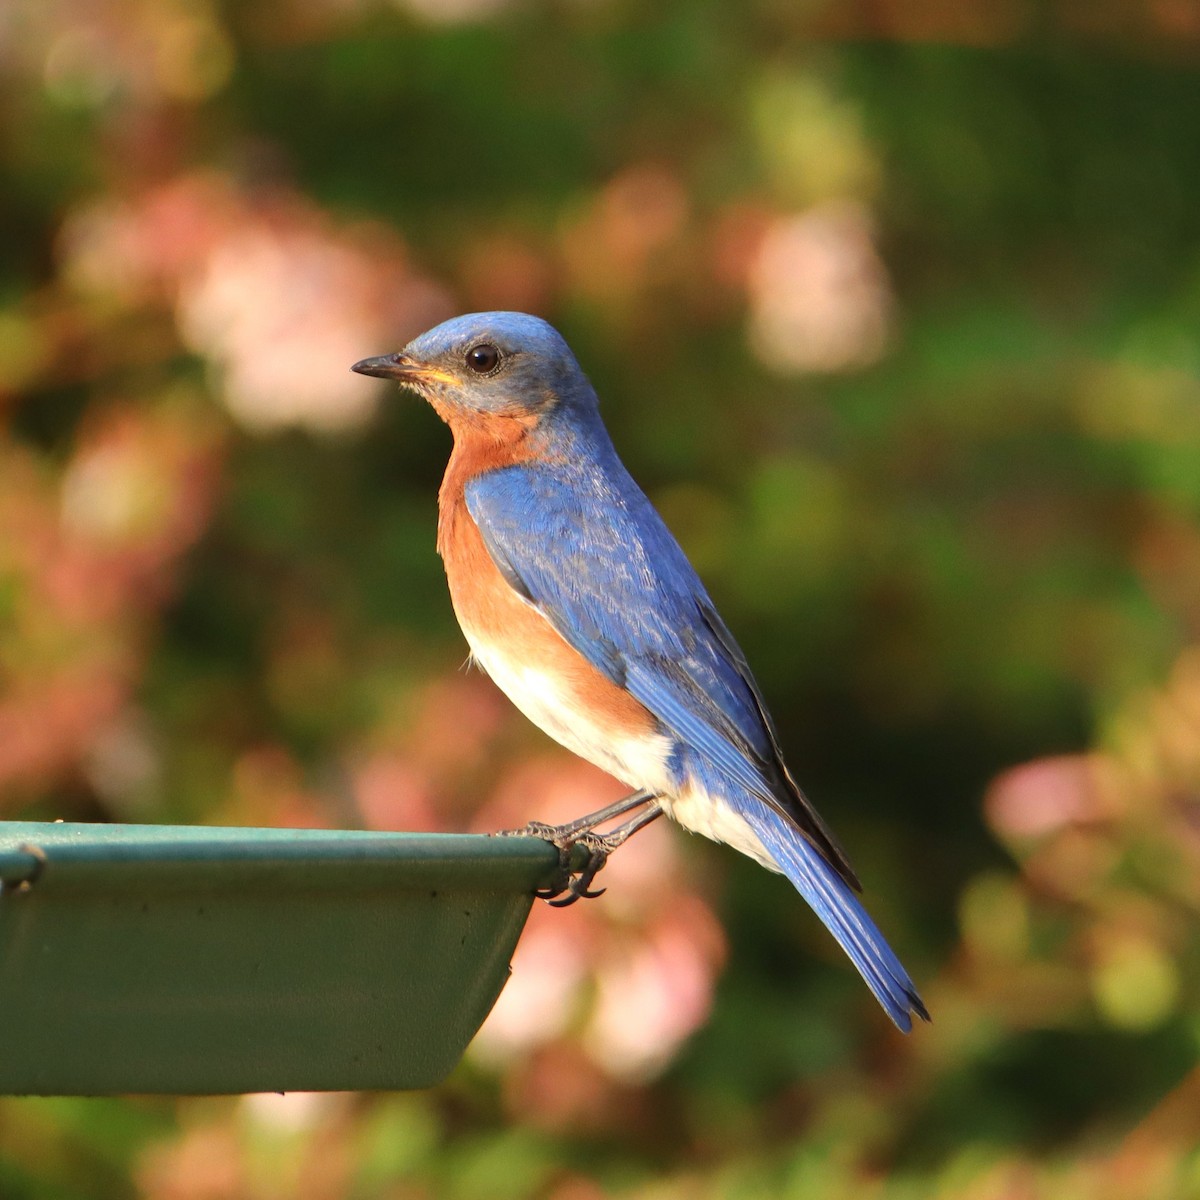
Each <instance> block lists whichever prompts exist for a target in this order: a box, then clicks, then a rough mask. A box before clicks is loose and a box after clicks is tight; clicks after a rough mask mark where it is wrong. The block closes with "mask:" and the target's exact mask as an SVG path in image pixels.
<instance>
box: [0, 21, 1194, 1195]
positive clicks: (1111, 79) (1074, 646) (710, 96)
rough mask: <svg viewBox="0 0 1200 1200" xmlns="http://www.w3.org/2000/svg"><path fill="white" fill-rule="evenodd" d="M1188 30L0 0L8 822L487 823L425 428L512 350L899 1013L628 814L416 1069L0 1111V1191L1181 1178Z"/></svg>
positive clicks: (1189, 835) (676, 1187) (693, 1188)
mask: <svg viewBox="0 0 1200 1200" xmlns="http://www.w3.org/2000/svg"><path fill="white" fill-rule="evenodd" d="M1198 64H1200V9H1197V7H1196V5H1195V4H1193V3H1191V2H1190V0H1153V2H1151V3H1135V2H1134V0H1109V2H1108V3H1104V4H1098V5H1097V4H1087V3H1082V2H1079V0H1059V2H1057V3H1044V4H1038V3H1029V2H1018V0H987V2H986V3H985V2H984V0H965V2H960V3H956V4H946V3H942V2H940V0H846V2H843V3H838V4H833V3H822V2H820V0H786V2H784V0H751V2H747V3H742V4H721V3H717V2H715V0H659V2H657V3H654V4H635V3H632V2H626V0H572V2H563V3H556V4H552V3H543V2H539V0H527V2H523V0H395V2H392V3H389V2H387V0H258V2H256V3H243V4H238V3H232V2H229V3H221V2H219V0H74V2H72V0H5V2H4V3H0V817H3V818H21V819H53V818H58V817H62V818H66V819H68V820H119V821H149V822H200V823H203V822H208V823H232V824H264V825H276V824H278V825H308V826H326V825H328V826H338V827H346V826H364V827H369V828H376V829H410V830H435V829H436V830H441V829H446V830H462V829H475V830H487V829H495V828H500V827H505V826H512V825H516V824H521V823H523V822H524V821H525V820H527V819H530V818H533V817H539V818H543V819H549V820H557V819H565V818H566V817H569V816H574V815H577V814H578V813H581V812H584V811H587V810H589V809H591V808H595V807H597V806H599V805H600V804H602V803H604V802H606V801H607V800H609V799H611V798H612V797H614V796H615V795H617V794H618V793H619V790H620V789H619V788H618V787H617V785H615V784H614V783H613V782H612V781H611V780H608V779H606V778H605V777H604V776H602V775H600V774H599V773H598V772H596V771H594V770H592V769H591V768H589V767H587V766H585V765H583V764H581V763H580V762H578V761H576V760H574V759H573V758H571V756H570V755H568V754H567V753H566V752H565V751H561V750H559V749H558V748H556V747H555V746H554V745H552V744H551V743H550V742H549V741H548V740H547V739H546V738H544V737H543V736H542V735H541V734H540V733H538V732H537V731H535V730H534V729H532V728H531V727H530V726H528V725H527V724H526V723H525V722H524V720H523V719H522V718H521V717H520V716H519V715H517V714H516V712H515V711H514V710H513V709H512V708H511V707H510V706H509V705H508V703H507V702H506V701H505V700H504V699H503V698H502V697H500V696H499V695H498V693H497V692H496V691H495V690H494V689H493V687H492V685H491V684H490V683H489V682H488V681H487V680H486V679H484V678H483V677H481V676H480V675H478V674H476V673H464V672H463V671H462V670H460V667H461V664H462V662H463V659H464V657H465V652H466V651H465V645H464V643H463V641H462V638H461V635H460V634H459V632H458V630H457V628H456V625H455V622H454V618H453V616H452V613H451V610H450V605H449V601H448V598H447V595H446V590H445V584H444V580H443V577H442V570H441V565H440V563H439V561H438V559H437V557H436V555H435V552H434V530H435V520H436V512H435V493H436V489H437V484H438V480H439V478H440V475H441V471H442V468H443V466H444V463H445V460H446V457H447V453H448V449H449V439H448V435H447V433H446V431H445V429H444V428H443V427H442V426H441V425H440V424H439V423H438V421H437V420H436V419H435V417H434V416H433V414H432V413H431V412H429V411H428V410H427V409H426V408H425V407H424V406H422V405H420V404H418V403H416V402H414V401H413V400H412V399H411V398H408V397H404V396H401V395H399V394H398V393H397V392H396V391H395V390H394V389H389V388H388V387H385V386H382V385H379V384H377V383H374V382H372V381H369V380H364V379H362V378H361V377H358V376H355V375H352V374H351V373H350V372H349V370H348V368H349V365H350V364H351V363H352V362H354V361H355V360H356V359H359V358H362V357H364V356H367V355H373V354H381V353H386V352H390V351H392V350H395V349H398V348H399V347H400V346H401V345H402V344H403V343H404V342H405V341H406V340H407V339H408V338H410V337H411V336H412V335H414V334H416V333H417V332H419V331H421V330H422V329H424V328H426V327H428V326H430V325H432V324H434V323H436V322H437V321H439V320H441V319H443V318H445V317H448V316H450V315H453V314H455V313H458V312H462V311H469V310H478V309H491V308H516V309H524V310H529V311H533V312H536V313H539V314H542V315H544V316H546V317H547V318H549V319H550V320H551V321H553V322H554V323H555V324H556V325H557V326H558V327H559V328H560V329H561V330H562V331H563V333H564V334H565V335H566V337H567V338H568V340H569V341H570V342H571V343H572V345H573V346H574V348H575V350H576V352H577V354H578V356H579V358H580V360H581V362H582V363H583V366H584V368H585V370H587V371H588V372H589V374H590V375H591V377H592V379H593V381H594V382H595V384H596V386H597V388H598V390H599V392H600V394H601V396H602V398H603V402H604V403H603V409H604V413H605V416H606V419H607V421H608V424H609V426H610V428H611V430H612V433H613V436H614V439H615V441H616V442H617V445H618V448H619V449H620V451H621V453H622V455H623V457H624V458H625V461H626V462H627V464H628V465H629V467H630V469H631V470H632V471H633V473H634V475H635V476H636V477H637V478H638V479H639V480H640V481H641V482H642V484H643V485H644V486H645V488H646V489H647V491H648V492H649V494H650V495H651V497H652V499H653V500H654V501H655V503H656V504H657V505H658V506H659V507H660V508H661V510H662V511H663V513H664V515H665V516H666V518H667V519H668V522H669V523H670V524H671V525H672V527H673V528H674V530H675V531H676V533H677V534H678V536H679V537H680V539H681V541H682V542H683V544H684V546H685V548H686V549H687V551H688V552H689V554H690V555H691V557H692V559H693V561H694V562H695V564H696V566H697V567H698V568H699V570H700V571H701V573H702V574H703V575H704V577H705V579H706V581H707V582H708V584H709V586H710V590H711V592H712V593H713V595H714V597H715V599H716V600H717V602H718V604H719V605H720V607H721V609H722V611H723V613H724V615H725V618H726V620H727V621H728V623H729V624H730V625H731V626H732V628H733V629H734V630H735V632H736V633H737V635H738V637H739V639H740V640H741V642H742V643H743V645H744V647H745V649H746V651H747V653H748V656H749V658H750V660H751V662H752V663H753V664H754V667H755V670H756V673H757V675H758V678H759V680H760V682H761V684H762V687H763V690H764V691H765V693H766V695H767V697H768V700H769V702H770V704H771V707H772V709H773V710H774V713H775V715H776V718H777V720H778V724H779V726H780V729H781V734H782V739H783V742H784V745H785V748H786V750H787V752H788V757H789V760H790V762H791V763H792V766H793V770H794V771H795V773H796V775H797V777H798V778H799V779H800V781H801V783H802V784H803V786H804V787H805V788H806V790H807V791H808V792H809V794H810V795H811V796H812V797H813V798H814V800H815V801H816V803H817V804H818V806H819V807H820V809H821V811H822V812H823V813H824V814H825V815H826V817H827V818H828V819H829V820H830V821H831V822H832V824H833V825H834V827H835V828H836V829H837V830H838V831H839V833H840V835H841V837H842V839H843V840H844V842H845V843H846V845H847V847H848V849H849V850H850V853H851V858H852V859H853V860H854V862H855V863H856V865H857V866H858V869H859V872H860V874H861V875H862V877H863V879H864V880H865V881H866V884H867V900H868V904H869V906H870V907H871V909H872V911H873V912H874V914H875V915H876V916H877V918H878V920H879V922H880V924H881V926H882V927H883V928H884V930H885V931H886V932H887V933H888V935H889V937H890V938H891V940H892V942H893V944H894V945H895V946H896V948H897V950H898V951H899V952H900V953H901V957H902V958H904V960H905V962H906V963H907V965H908V966H909V968H910V970H911V971H912V973H913V976H914V977H915V978H916V979H917V981H918V983H919V985H920V987H921V990H922V993H923V994H924V997H925V999H926V1001H927V1002H928V1004H929V1007H930V1009H931V1010H932V1012H933V1014H934V1019H935V1024H934V1025H933V1026H932V1027H929V1028H922V1029H920V1030H918V1031H917V1032H916V1033H915V1034H914V1035H913V1036H912V1037H911V1038H908V1039H905V1038H903V1037H902V1036H900V1035H899V1034H897V1033H896V1032H895V1031H894V1030H892V1029H891V1027H890V1026H889V1025H888V1023H887V1021H886V1018H885V1017H884V1016H883V1014H882V1013H881V1012H880V1011H879V1010H878V1008H877V1006H876V1005H875V1003H874V1001H873V1000H872V999H871V997H870V995H869V994H868V992H867V991H866V989H865V988H864V987H863V986H862V984H861V983H860V981H859V980H858V978H857V976H856V975H855V974H854V973H853V971H852V970H851V968H850V967H849V965H848V964H847V963H846V962H845V961H844V960H843V959H842V958H841V956H840V955H839V954H838V953H837V951H836V948H835V947H834V945H833V943H832V941H831V940H830V939H829V938H828V937H827V936H826V935H825V933H824V932H823V930H822V929H821V928H820V926H819V925H818V923H817V921H816V920H815V919H814V918H813V917H812V916H811V914H809V913H808V911H807V910H806V909H805V907H804V905H803V904H802V902H801V901H800V900H799V898H798V897H797V896H796V895H795V894H794V893H793V892H792V891H791V889H790V888H789V887H788V885H787V884H786V883H785V882H784V881H782V880H780V879H777V878H773V877H771V876H769V875H768V874H767V873H765V872H762V871H760V870H759V869H758V868H756V867H754V866H753V864H751V863H749V862H748V861H746V860H743V859H741V858H739V857H738V856H737V855H735V854H733V853H732V852H729V851H727V850H725V849H723V848H720V847H716V846H712V845H709V844H706V843H702V842H700V841H698V840H697V839H692V838H688V837H687V836H686V835H684V834H683V833H681V832H680V831H678V830H676V829H668V828H666V827H665V823H664V824H659V825H655V826H654V827H652V828H651V829H649V830H648V831H647V832H646V833H644V834H643V835H641V836H640V837H639V838H637V839H635V841H634V842H633V843H631V844H630V845H629V847H627V848H626V849H625V850H624V851H622V853H621V854H619V855H617V856H616V858H615V859H614V860H613V862H612V864H611V865H610V866H609V868H608V869H607V870H606V871H605V877H604V880H603V882H605V883H607V884H608V885H609V888H610V890H609V893H608V895H607V896H606V897H605V898H604V899H603V900H601V901H598V902H595V903H588V904H580V905H578V906H576V907H575V908H572V909H570V910H568V911H565V912H558V911H550V910H548V909H546V908H545V907H544V906H541V905H539V906H538V907H537V908H536V909H535V911H534V913H533V917H532V919H531V922H530V925H529V928H528V930H527V933H526V937H525V939H524V941H523V943H522V946H521V949H520V951H519V953H518V957H517V960H516V964H515V974H514V976H513V978H512V980H511V983H510V985H509V987H508V989H507V991H506V993H505V995H504V996H503V997H502V999H501V1002H500V1005H499V1006H498V1008H497V1009H496V1011H495V1013H494V1014H493V1016H492V1018H491V1019H490V1020H489V1022H488V1024H487V1025H486V1026H485V1028H484V1030H483V1032H482V1033H481V1035H480V1037H479V1038H478V1039H477V1041H476V1043H475V1044H474V1046H473V1047H472V1049H471V1051H470V1053H469V1054H468V1057H467V1059H466V1061H465V1062H464V1063H463V1065H462V1066H461V1067H460V1069H459V1070H458V1071H457V1073H456V1074H455V1075H454V1077H453V1078H452V1079H451V1080H450V1082H448V1083H447V1084H446V1085H445V1086H443V1087H441V1088H439V1089H437V1090H436V1091H433V1092H430V1093H422V1094H408V1095H402V1094H397V1095H327V1096H288V1097H278V1096H269V1097H248V1098H220V1099H199V1100H181V1101H175V1100H169V1099H158V1100H129V1101H118V1100H112V1101H70V1100H61V1101H51V1100H0V1197H3V1200H48V1198H64V1200H69V1198H74V1197H88V1198H91V1197H97V1198H100V1200H109V1198H111V1200H125V1198H134V1197H138V1198H141V1197H144V1198H146V1200H274V1198H275V1197H283V1196H289V1197H293V1196H294V1197H302V1198H306V1200H343V1198H347V1200H359V1198H361V1200H368V1198H375V1197H380V1198H404V1200H407V1198H410V1197H415V1198H422V1197H429V1198H431V1200H440V1198H442V1197H445V1198H447V1200H467V1198H474V1197H480V1196H483V1197H489V1198H497V1200H510V1198H511V1200H522V1198H524V1197H545V1198H547V1200H600V1198H602V1197H620V1198H630V1200H635V1198H637V1200H640V1198H645V1200H675V1198H678V1200H685V1198H691V1197H698V1198H707V1197H733V1198H739V1200H740V1198H745V1200H755V1198H758V1197H764V1198H765V1197H794V1198H797V1200H833V1198H840V1197H847V1198H849V1197H854V1198H856V1200H860V1198H864V1197H865V1198H868V1200H871V1198H877V1200H901V1198H910V1197H913V1198H915V1197H922V1198H925V1197H939V1198H946V1200H950V1198H953V1200H959V1198H962V1200H1009V1198H1013V1200H1039V1198H1042V1197H1054V1198H1055V1200H1072V1198H1076V1197H1078V1198H1084V1197H1086V1198H1088V1200H1094V1198H1097V1197H1099V1198H1101V1200H1103V1198H1105V1197H1112V1198H1118V1197H1119V1198H1120V1200H1138V1198H1143V1197H1144V1198H1163V1200H1166V1198H1174V1197H1190V1196H1198V1195H1200V1150H1198V1147H1200V1070H1198V1069H1197V1066H1196V1063H1197V1054H1198V1052H1200V932H1198V925H1197V917H1198V916H1200V911H1198V910H1200V799H1198V790H1197V789H1198V787H1200V628H1198V625H1200V383H1198V380H1200V342H1198V339H1197V322H1198V321H1200V204H1197V202H1196V197H1197V195H1200V91H1198V84H1200V76H1198V73H1197V66H1198Z"/></svg>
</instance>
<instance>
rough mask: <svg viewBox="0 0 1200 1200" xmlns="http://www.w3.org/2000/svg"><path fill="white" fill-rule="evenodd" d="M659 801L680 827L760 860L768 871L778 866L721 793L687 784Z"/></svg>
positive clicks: (774, 869)
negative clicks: (716, 794)
mask: <svg viewBox="0 0 1200 1200" xmlns="http://www.w3.org/2000/svg"><path fill="white" fill-rule="evenodd" d="M659 802H660V803H661V804H662V806H663V811H664V812H666V814H667V816H669V817H671V818H672V819H673V820H675V821H678V822H679V824H680V825H682V826H683V827H684V829H690V830H691V831H692V832H693V833H699V834H701V835H702V836H704V837H706V838H711V839H712V840H713V841H714V842H724V843H725V844H726V845H727V846H732V847H733V848H734V849H735V850H740V851H741V853H743V854H745V855H746V856H747V857H749V858H752V859H754V860H755V862H758V863H761V864H762V865H763V866H764V867H766V868H767V870H769V871H778V870H779V866H778V865H777V864H776V862H775V860H774V859H773V858H772V857H771V855H770V854H769V853H768V852H767V848H766V847H765V846H764V845H763V844H762V842H761V840H760V839H759V836H758V834H756V833H755V832H754V830H753V829H752V828H751V827H750V824H749V822H747V820H746V818H745V817H743V816H740V815H739V814H738V813H737V812H735V811H734V809H733V808H732V806H731V805H730V804H729V803H728V801H726V800H725V798H724V797H722V796H714V795H713V794H712V793H711V792H708V791H704V790H702V789H700V788H698V787H696V786H694V785H688V786H686V787H684V788H682V789H681V790H680V791H679V792H678V793H677V794H675V795H670V794H666V795H663V796H661V797H660V801H659Z"/></svg>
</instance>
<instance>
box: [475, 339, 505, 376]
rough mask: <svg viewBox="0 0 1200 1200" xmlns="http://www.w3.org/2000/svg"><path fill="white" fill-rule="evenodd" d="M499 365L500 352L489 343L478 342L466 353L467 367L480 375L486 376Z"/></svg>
mask: <svg viewBox="0 0 1200 1200" xmlns="http://www.w3.org/2000/svg"><path fill="white" fill-rule="evenodd" d="M499 365H500V351H499V350H498V349H497V348H496V347H495V346H493V345H492V343H491V342H480V343H479V344H478V345H477V346H472V347H471V348H470V350H468V351H467V366H468V367H470V368H471V370H472V371H476V372H477V373H478V374H480V375H487V374H490V373H491V372H492V371H494V370H495V369H496V368H497V367H498V366H499Z"/></svg>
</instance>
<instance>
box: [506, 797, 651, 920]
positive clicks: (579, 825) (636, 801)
mask: <svg viewBox="0 0 1200 1200" xmlns="http://www.w3.org/2000/svg"><path fill="white" fill-rule="evenodd" d="M653 800H654V793H653V792H648V791H645V790H643V791H638V792H631V793H630V794H629V795H628V796H622V797H621V799H620V800H616V801H614V802H613V803H612V804H609V805H606V806H605V807H604V808H601V809H598V810H597V811H596V812H593V813H587V814H586V815H585V816H582V817H578V818H576V819H575V820H574V821H568V822H567V823H566V824H565V825H547V824H546V823H545V822H543V821H530V822H529V824H528V825H526V826H525V827H524V828H523V829H505V830H503V831H502V832H501V834H500V836H501V837H535V838H541V839H542V840H543V841H546V842H550V843H551V844H552V845H554V846H557V847H558V860H559V870H558V874H557V876H556V877H555V879H554V882H553V883H551V885H550V886H549V887H547V888H542V889H539V890H538V891H536V892H535V893H534V895H535V896H537V897H538V898H539V899H542V900H550V899H553V897H555V896H561V895H562V894H563V892H565V891H571V893H572V900H577V899H579V896H578V895H577V894H576V892H575V890H574V884H573V882H572V879H571V849H572V847H573V846H574V845H575V843H576V842H582V841H584V839H585V838H588V837H590V836H591V832H592V830H594V829H595V828H596V826H597V825H603V824H604V822H605V821H611V820H612V818H613V817H620V816H623V815H624V814H625V813H627V812H629V810H630V809H633V808H637V807H638V806H639V805H641V804H646V803H650V802H652V801H653ZM654 807H655V808H657V805H654ZM656 815H657V814H656ZM643 823H644V822H643ZM621 828H624V826H622V827H621ZM637 828H639V829H640V828H641V826H640V825H639V826H637ZM616 832H619V830H615V831H614V833H616ZM630 832H631V833H632V832H633V831H632V830H630ZM628 836H629V834H626V835H625V837H628ZM624 840H625V838H622V839H621V841H624ZM617 844H618V845H619V844H620V843H619V842H618V843H617ZM590 849H591V846H590V845H589V850H590ZM605 857H607V852H606V853H605V854H604V855H602V856H601V861H600V862H599V863H598V864H597V865H596V867H595V868H594V869H592V871H591V874H590V875H588V882H589V883H590V882H591V880H592V878H593V877H594V876H595V874H596V872H597V871H599V870H600V867H601V866H603V865H604V863H603V858H605ZM590 866H591V858H589V860H588V864H587V867H590ZM587 867H585V870H586V869H587ZM584 890H585V891H586V886H585V888H584Z"/></svg>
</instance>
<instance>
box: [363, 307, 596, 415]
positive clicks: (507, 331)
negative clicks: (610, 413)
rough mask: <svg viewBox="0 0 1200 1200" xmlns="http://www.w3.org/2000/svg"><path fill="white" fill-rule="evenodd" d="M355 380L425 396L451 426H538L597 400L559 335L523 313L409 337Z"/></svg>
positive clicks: (474, 316)
mask: <svg viewBox="0 0 1200 1200" xmlns="http://www.w3.org/2000/svg"><path fill="white" fill-rule="evenodd" d="M351 369H352V370H354V371H357V372H359V374H360V375H375V376H378V377H379V378H381V379H395V380H398V381H399V382H400V383H402V384H404V385H405V386H406V387H410V388H412V389H413V390H414V391H416V392H417V393H419V394H420V395H422V396H424V397H425V399H426V400H428V401H429V402H430V403H431V404H432V405H433V407H434V408H435V409H437V411H438V413H439V414H440V415H441V416H442V417H443V418H444V419H445V420H447V421H449V422H450V424H451V425H453V424H455V423H456V422H457V421H458V420H464V421H467V422H472V421H477V420H479V419H486V418H487V417H526V418H530V417H532V418H534V419H535V420H540V419H541V418H542V417H543V416H545V415H547V414H549V413H551V412H553V411H555V410H557V409H560V408H562V407H569V408H576V409H578V408H580V407H584V408H587V407H594V406H595V404H596V395H595V392H593V391H592V387H591V384H589V383H588V381H587V376H585V375H584V373H583V372H582V371H581V370H580V368H579V364H578V363H577V362H576V361H575V356H574V355H573V354H572V353H571V348H570V347H569V346H568V345H567V343H566V342H565V341H563V339H562V336H561V335H560V334H559V333H558V331H557V330H555V329H554V328H553V327H552V326H550V325H548V324H547V323H546V322H545V321H543V320H542V319H541V318H540V317H531V316H529V315H528V314H527V313H515V312H491V313H468V314H467V315H466V316H462V317H455V318H454V319H453V320H450V321H445V322H443V323H442V324H441V325H438V326H436V327H435V328H433V329H430V330H429V331H428V332H427V333H423V334H421V336H420V337H418V338H414V339H413V340H412V341H411V342H409V344H408V345H407V346H405V347H404V349H403V350H401V351H400V352H399V353H397V354H385V355H383V356H382V357H380V358H367V359H364V360H363V361H362V362H358V363H355V364H354V366H353V367H352V368H351Z"/></svg>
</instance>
